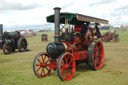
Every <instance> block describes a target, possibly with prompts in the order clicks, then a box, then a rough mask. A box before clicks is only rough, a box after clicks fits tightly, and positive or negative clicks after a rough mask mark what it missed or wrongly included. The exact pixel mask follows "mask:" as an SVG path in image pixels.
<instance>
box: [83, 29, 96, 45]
mask: <svg viewBox="0 0 128 85" xmlns="http://www.w3.org/2000/svg"><path fill="white" fill-rule="evenodd" d="M83 40H84V41H85V43H86V45H89V43H90V41H92V40H94V35H93V31H92V30H91V29H87V30H86V32H85V34H84V35H83Z"/></svg>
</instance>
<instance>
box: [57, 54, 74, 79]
mask: <svg viewBox="0 0 128 85" xmlns="http://www.w3.org/2000/svg"><path fill="white" fill-rule="evenodd" d="M75 68H76V66H75V59H74V57H73V55H72V54H71V53H68V52H65V53H63V54H61V56H60V57H59V60H58V63H57V73H58V76H59V78H60V79H61V80H63V81H67V80H70V79H72V77H73V75H74V73H75Z"/></svg>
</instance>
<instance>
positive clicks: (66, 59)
mask: <svg viewBox="0 0 128 85" xmlns="http://www.w3.org/2000/svg"><path fill="white" fill-rule="evenodd" d="M64 58H65V61H66V64H67V58H66V56H65V57H64Z"/></svg>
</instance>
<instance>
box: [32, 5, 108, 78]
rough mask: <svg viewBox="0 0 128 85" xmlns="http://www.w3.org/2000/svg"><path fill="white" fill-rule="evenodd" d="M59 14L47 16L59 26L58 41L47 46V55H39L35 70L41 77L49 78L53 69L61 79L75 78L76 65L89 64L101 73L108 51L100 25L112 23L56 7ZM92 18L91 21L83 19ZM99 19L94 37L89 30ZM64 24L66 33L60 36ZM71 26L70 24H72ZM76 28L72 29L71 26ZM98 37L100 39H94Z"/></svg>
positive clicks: (57, 30) (55, 37)
mask: <svg viewBox="0 0 128 85" xmlns="http://www.w3.org/2000/svg"><path fill="white" fill-rule="evenodd" d="M54 10H55V14H54V15H50V16H48V17H47V22H52V23H55V36H54V42H51V43H49V44H48V45H47V48H46V51H47V52H46V53H44V52H41V53H39V54H37V56H36V57H35V59H34V61H33V71H34V73H35V75H36V76H37V77H39V78H43V77H46V76H48V75H49V74H50V72H51V70H54V71H55V70H57V73H58V76H59V78H60V79H61V80H70V79H72V77H73V75H74V73H75V69H76V65H78V64H80V63H86V64H87V65H88V66H89V67H90V68H91V69H93V70H99V69H101V67H102V66H103V62H104V48H103V45H102V43H101V41H99V39H98V38H100V32H99V29H98V26H97V25H98V23H105V24H106V23H108V21H107V20H103V19H98V18H93V17H89V16H84V15H80V14H75V13H67V12H66V13H60V8H58V7H57V8H54ZM85 17H88V20H89V19H90V21H88V22H87V21H86V20H82V19H85ZM93 19H95V21H97V22H95V23H96V24H95V29H96V32H97V33H95V34H97V35H94V33H93V31H92V30H91V29H90V28H89V24H90V22H94V21H91V20H93ZM60 24H64V26H62V28H64V29H65V32H62V33H61V34H60V30H62V29H60ZM69 24H70V25H69ZM71 26H72V27H71ZM94 36H97V39H94Z"/></svg>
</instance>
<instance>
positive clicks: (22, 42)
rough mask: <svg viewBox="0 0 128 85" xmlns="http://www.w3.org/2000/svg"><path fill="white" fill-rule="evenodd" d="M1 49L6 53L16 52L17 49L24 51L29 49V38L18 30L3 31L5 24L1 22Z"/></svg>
mask: <svg viewBox="0 0 128 85" xmlns="http://www.w3.org/2000/svg"><path fill="white" fill-rule="evenodd" d="M0 49H2V50H3V53H4V54H10V53H11V52H15V50H16V49H18V50H19V51H20V52H23V51H25V50H26V49H27V40H26V39H25V38H24V37H21V36H20V33H19V32H18V31H15V32H4V33H3V26H2V24H0Z"/></svg>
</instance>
